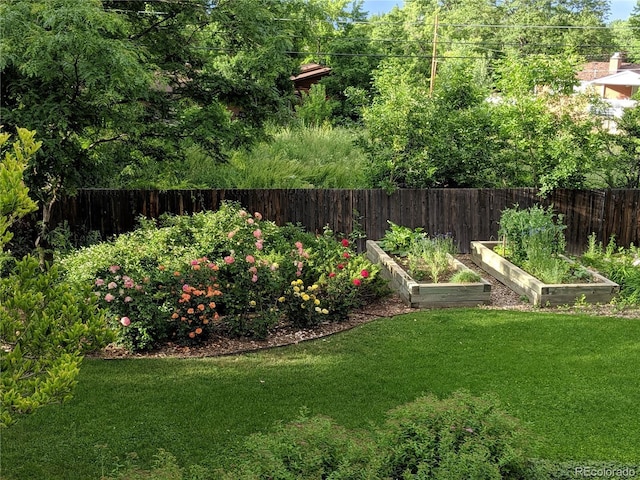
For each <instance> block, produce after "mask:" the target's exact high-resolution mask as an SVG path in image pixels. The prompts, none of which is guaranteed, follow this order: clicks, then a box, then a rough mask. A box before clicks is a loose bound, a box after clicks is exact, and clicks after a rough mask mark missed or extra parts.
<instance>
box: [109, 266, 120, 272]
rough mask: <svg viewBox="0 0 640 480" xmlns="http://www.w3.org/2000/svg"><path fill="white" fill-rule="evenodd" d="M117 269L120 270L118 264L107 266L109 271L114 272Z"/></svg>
mask: <svg viewBox="0 0 640 480" xmlns="http://www.w3.org/2000/svg"><path fill="white" fill-rule="evenodd" d="M118 270H120V267H119V266H118V265H111V266H110V267H109V271H110V272H111V273H116V272H117V271H118Z"/></svg>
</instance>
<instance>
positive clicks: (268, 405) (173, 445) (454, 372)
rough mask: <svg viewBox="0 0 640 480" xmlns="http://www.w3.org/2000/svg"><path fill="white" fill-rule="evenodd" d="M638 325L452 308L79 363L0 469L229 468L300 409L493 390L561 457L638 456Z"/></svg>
mask: <svg viewBox="0 0 640 480" xmlns="http://www.w3.org/2000/svg"><path fill="white" fill-rule="evenodd" d="M639 365H640V320H630V319H619V318H598V317H590V316H585V315H563V314H555V313H542V312H512V311H492V310H481V309H463V310H461V309H455V310H434V311H422V312H418V311H417V312H415V313H411V314H407V315H402V316H399V317H395V318H391V319H384V320H378V321H375V322H372V323H369V324H366V325H362V326H360V327H358V328H355V329H353V330H351V331H348V332H344V333H342V334H338V335H335V336H332V337H328V338H325V339H321V340H317V341H313V342H307V343H302V344H298V345H294V346H290V347H286V348H279V349H274V350H269V351H263V352H260V353H255V354H249V355H239V356H230V357H223V358H211V359H182V360H181V359H131V360H95V359H93V360H92V359H88V360H85V362H84V364H83V367H82V372H81V375H80V382H79V385H78V388H77V390H76V394H75V397H74V399H73V400H72V401H70V402H68V403H67V404H64V405H54V406H49V407H45V408H43V409H41V410H39V411H37V412H36V413H34V414H33V415H30V416H28V417H25V418H23V419H21V420H20V421H19V423H18V424H17V425H15V426H12V427H11V428H9V429H8V430H5V431H3V432H1V433H2V445H1V449H2V450H1V451H2V473H1V476H2V478H6V479H21V480H26V479H63V478H64V479H83V480H86V479H91V478H99V477H100V475H101V474H109V473H111V472H112V471H113V469H114V468H115V467H116V466H117V465H118V464H123V462H125V461H126V459H127V458H128V457H127V455H128V453H130V452H135V453H136V454H137V456H138V457H139V463H140V465H141V466H147V465H149V464H150V462H151V461H152V460H153V455H154V454H155V453H157V452H158V450H159V449H161V448H162V449H166V450H168V451H170V452H171V453H173V454H174V455H175V456H176V457H177V458H178V461H179V463H180V464H181V465H182V466H188V465H190V464H196V463H197V464H201V465H206V466H212V467H213V466H216V465H222V464H224V463H225V462H228V461H230V459H231V458H232V454H233V452H234V451H239V450H240V449H241V447H239V444H240V442H242V440H243V438H244V437H245V436H247V435H249V434H251V433H253V432H257V431H268V430H269V429H270V428H272V427H273V425H274V424H275V423H276V422H279V421H282V422H287V421H290V420H293V419H295V417H296V416H297V415H298V414H299V412H300V409H301V408H305V409H307V411H308V414H310V415H315V414H322V415H327V416H330V417H332V418H333V419H335V420H336V421H337V422H338V423H339V424H342V425H344V426H346V427H348V428H371V426H372V425H375V424H380V423H381V422H382V421H383V420H384V416H385V412H387V411H388V410H389V409H391V408H393V407H396V406H398V405H400V404H404V403H407V402H410V401H412V400H413V399H415V398H416V397H418V396H420V395H421V394H424V393H429V392H431V393H435V394H436V395H438V396H440V397H444V396H448V395H450V394H451V393H452V392H454V391H456V390H459V389H466V390H468V391H470V392H471V393H472V394H474V395H480V394H483V393H485V392H493V393H495V394H496V395H497V396H498V398H499V399H500V401H501V404H502V406H503V409H504V410H506V411H508V412H509V413H511V414H512V415H514V416H516V417H518V418H519V419H521V420H522V421H523V422H524V423H525V424H526V425H527V426H528V427H529V429H530V431H531V432H532V442H533V443H534V444H535V454H536V456H537V457H538V458H545V459H549V460H553V461H566V460H612V461H617V462H627V463H628V462H638V461H640V449H639V448H638V445H640V402H639V400H640V390H639V389H638V386H639V385H640V370H639V368H638V366H639Z"/></svg>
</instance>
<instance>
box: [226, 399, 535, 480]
mask: <svg viewBox="0 0 640 480" xmlns="http://www.w3.org/2000/svg"><path fill="white" fill-rule="evenodd" d="M245 445H246V446H245V449H246V454H245V459H244V462H243V463H242V464H241V467H240V468H238V469H237V471H232V472H228V473H227V474H226V476H225V477H224V478H242V479H258V478H282V479H292V480H293V479H312V478H330V479H336V480H337V479H352V480H356V479H372V480H373V479H387V478H388V479H392V478H393V479H396V478H398V479H399V478H402V479H407V480H408V479H425V480H426V479H452V480H453V479H461V478H465V479H474V480H481V479H523V478H528V477H527V473H528V467H529V460H528V457H527V453H528V448H527V437H526V436H525V431H524V430H523V428H522V426H521V425H520V423H519V422H518V421H517V420H516V419H514V418H512V417H509V416H508V415H507V414H505V413H504V412H503V411H502V410H500V408H499V404H498V402H497V401H496V400H495V399H494V398H490V397H482V398H475V397H472V396H471V395H469V394H467V393H464V392H457V393H455V394H454V395H453V396H452V397H450V398H448V399H444V400H439V399H437V398H436V397H435V396H432V395H430V396H424V397H420V398H418V399H417V400H414V401H413V402H411V403H409V404H407V405H404V406H401V407H399V408H397V409H394V410H392V411H391V412H389V414H388V421H387V422H386V423H385V425H384V426H383V427H381V428H380V429H379V431H377V432H376V433H375V434H369V435H366V434H365V433H358V432H350V431H348V430H346V429H344V428H341V427H339V426H338V425H336V424H335V423H334V422H333V421H331V420H330V419H327V418H323V417H312V418H308V417H306V416H304V415H303V416H302V417H299V418H298V419H297V420H296V421H294V422H292V423H290V424H288V425H285V426H281V427H280V428H279V429H278V430H276V431H275V432H270V433H268V434H256V435H253V436H251V437H250V438H249V439H248V441H247V442H246V444H245Z"/></svg>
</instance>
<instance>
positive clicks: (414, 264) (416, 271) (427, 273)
mask: <svg viewBox="0 0 640 480" xmlns="http://www.w3.org/2000/svg"><path fill="white" fill-rule="evenodd" d="M388 223H389V229H388V230H387V231H386V232H385V234H384V236H383V237H382V239H380V246H381V247H382V249H383V250H384V251H385V252H387V253H390V254H392V255H395V256H396V257H398V259H399V261H400V263H401V264H402V265H403V266H405V268H406V269H407V271H408V272H409V274H410V275H411V276H412V277H413V278H414V279H415V280H418V281H423V280H424V281H429V282H433V283H439V282H442V280H443V278H444V277H446V278H447V280H448V281H450V282H452V283H473V282H478V281H480V276H479V275H478V274H476V273H475V272H472V271H470V270H469V271H459V272H455V269H454V268H453V266H452V264H451V257H452V256H454V255H455V254H456V253H457V249H456V246H455V244H454V242H453V238H452V237H451V236H450V235H435V236H429V235H428V234H427V233H426V232H424V230H423V229H422V228H420V227H418V228H414V229H411V228H409V227H404V226H401V225H397V224H395V223H393V222H391V221H389V222H388Z"/></svg>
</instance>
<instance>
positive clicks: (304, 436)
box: [223, 414, 376, 480]
mask: <svg viewBox="0 0 640 480" xmlns="http://www.w3.org/2000/svg"><path fill="white" fill-rule="evenodd" d="M372 446H373V443H372V441H371V438H370V437H368V436H366V435H365V434H358V433H356V432H353V431H349V430H347V429H345V428H344V427H341V426H339V425H337V424H336V423H335V422H334V421H333V420H331V419H329V418H325V417H321V416H314V417H311V418H309V417H307V416H305V415H304V414H302V415H301V416H300V417H299V418H298V419H297V420H295V421H294V422H292V423H290V424H287V425H280V426H279V427H278V428H277V429H276V430H275V431H272V432H268V433H259V434H254V435H252V436H250V437H249V438H248V439H247V441H246V442H245V443H244V452H245V453H244V454H243V456H242V458H241V463H240V466H239V467H238V468H237V469H235V470H233V471H230V472H226V473H225V474H224V476H223V478H224V479H228V480H250V479H255V480H258V479H267V478H277V479H281V480H306V479H308V480H311V479H320V478H327V479H332V480H347V479H353V480H356V479H374V478H376V477H375V476H373V475H372V468H371V466H372V465H371V462H372V459H373V458H374V457H373V455H372V453H373V451H372Z"/></svg>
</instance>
